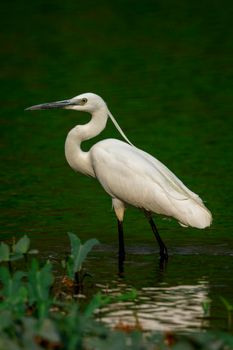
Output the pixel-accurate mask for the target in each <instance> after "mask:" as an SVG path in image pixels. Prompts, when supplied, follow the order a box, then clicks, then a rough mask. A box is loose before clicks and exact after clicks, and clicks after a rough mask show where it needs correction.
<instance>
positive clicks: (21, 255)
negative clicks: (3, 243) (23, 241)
mask: <svg viewBox="0 0 233 350" xmlns="http://www.w3.org/2000/svg"><path fill="white" fill-rule="evenodd" d="M22 258H23V254H21V253H13V254H11V257H10V261H15V260H19V259H22Z"/></svg>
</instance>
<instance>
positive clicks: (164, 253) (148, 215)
mask: <svg viewBox="0 0 233 350" xmlns="http://www.w3.org/2000/svg"><path fill="white" fill-rule="evenodd" d="M144 213H145V216H146V218H147V219H148V221H149V223H150V226H151V228H152V231H153V232H154V235H155V238H156V240H157V242H158V244H159V250H160V259H161V260H162V261H164V260H167V259H168V252H167V247H166V246H165V244H164V243H163V241H162V238H161V237H160V235H159V231H158V230H157V227H156V225H155V223H154V221H153V219H152V215H151V213H150V212H149V211H147V210H144Z"/></svg>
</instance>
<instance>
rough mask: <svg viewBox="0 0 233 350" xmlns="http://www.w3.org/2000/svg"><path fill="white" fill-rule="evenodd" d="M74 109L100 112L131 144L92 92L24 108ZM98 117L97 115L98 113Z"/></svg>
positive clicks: (99, 98) (105, 106)
mask: <svg viewBox="0 0 233 350" xmlns="http://www.w3.org/2000/svg"><path fill="white" fill-rule="evenodd" d="M57 108H60V109H74V110H76V111H82V112H89V113H91V114H92V115H94V114H95V112H98V111H100V112H102V113H103V114H105V115H106V116H109V117H110V119H111V120H112V122H113V124H114V125H115V127H116V128H117V130H118V131H119V132H120V134H121V135H122V136H123V138H124V139H125V140H126V141H127V142H128V143H129V144H130V145H132V143H131V142H130V141H129V140H128V138H127V137H126V135H125V134H124V132H123V130H122V129H121V127H120V125H119V124H118V123H117V121H116V119H115V118H114V117H113V115H112V114H111V112H110V111H109V109H108V107H107V105H106V103H105V102H104V100H103V99H102V98H101V97H100V96H98V95H96V94H93V93H92V92H87V93H85V94H81V95H78V96H75V97H73V98H71V99H69V100H63V101H56V102H49V103H42V104H40V105H35V106H31V107H28V108H26V110H27V111H28V110H31V111H33V110H38V109H57ZM98 115H99V113H98Z"/></svg>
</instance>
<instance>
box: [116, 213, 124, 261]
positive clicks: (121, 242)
mask: <svg viewBox="0 0 233 350" xmlns="http://www.w3.org/2000/svg"><path fill="white" fill-rule="evenodd" d="M117 222H118V239H119V259H120V260H121V261H122V260H123V261H124V260H125V243H124V233H123V222H122V221H120V220H117Z"/></svg>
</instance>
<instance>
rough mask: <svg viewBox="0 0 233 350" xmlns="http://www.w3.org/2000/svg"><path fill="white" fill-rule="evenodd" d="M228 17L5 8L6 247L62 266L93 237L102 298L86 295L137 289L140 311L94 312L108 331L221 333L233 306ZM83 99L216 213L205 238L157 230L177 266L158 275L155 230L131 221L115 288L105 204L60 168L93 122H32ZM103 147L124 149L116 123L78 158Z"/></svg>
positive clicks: (67, 6)
mask: <svg viewBox="0 0 233 350" xmlns="http://www.w3.org/2000/svg"><path fill="white" fill-rule="evenodd" d="M232 12H233V11H232V4H231V2H230V1H229V2H227V1H222V2H221V3H217V2H214V3H213V2H211V1H203V2H202V3H201V4H196V2H195V1H189V2H186V1H179V2H178V1H177V2H174V1H149V0H146V1H143V2H139V1H138V2H134V1H129V0H128V1H115V2H112V3H109V2H108V1H106V0H102V1H98V3H97V2H94V1H86V2H84V3H83V2H80V1H68V2H67V3H63V2H61V1H56V2H55V1H51V0H49V1H33V2H29V1H28V0H25V1H24V2H20V1H19V0H16V1H14V2H13V3H12V4H10V3H9V4H8V3H5V4H2V6H1V30H0V38H1V58H0V63H1V72H0V76H1V86H2V90H1V100H2V103H1V131H2V136H1V156H2V165H1V169H0V174H1V185H2V186H1V187H2V194H1V199H2V201H1V214H2V215H1V226H0V227H1V238H2V239H10V238H11V237H12V236H15V237H18V236H20V235H22V234H25V233H27V234H28V235H29V236H30V237H31V239H32V242H33V245H34V246H35V247H38V248H39V249H40V251H41V254H43V256H44V257H45V258H50V259H53V260H55V261H58V260H60V259H61V258H62V257H64V255H65V254H66V252H67V250H68V239H67V235H66V233H67V232H68V231H72V232H75V233H77V234H78V236H79V237H80V238H81V239H82V240H86V239H88V238H92V237H96V238H98V239H99V240H100V241H101V243H102V245H101V246H100V247H99V248H98V249H96V250H95V252H94V253H93V254H92V255H91V256H90V258H89V259H88V261H87V267H88V269H89V270H90V271H91V272H92V274H93V275H94V280H93V283H94V288H93V286H92V288H91V291H90V288H89V289H88V288H87V290H86V293H87V294H88V295H90V294H91V293H92V292H93V291H97V290H100V289H101V290H104V291H107V292H108V293H118V292H119V291H127V290H129V289H131V288H136V289H137V290H138V297H137V299H136V300H135V302H129V303H128V304H122V303H118V304H117V305H110V306H109V307H108V308H106V309H103V310H101V311H99V314H98V315H97V316H98V317H99V318H100V319H102V320H104V321H105V322H108V323H110V324H114V323H117V322H118V321H119V320H122V321H125V322H134V321H135V314H137V315H138V318H139V321H140V322H141V323H142V326H143V327H144V328H145V329H186V330H189V329H190V330H191V329H194V328H200V327H204V328H208V327H213V328H221V329H227V314H226V310H225V309H224V307H223V305H222V303H221V301H220V296H223V297H225V298H226V299H227V300H229V302H231V303H233V297H232V288H233V274H232V267H233V231H232V226H233V225H232V211H233V210H232V209H233V205H232V202H233V195H232V170H233V162H232V149H231V148H232V124H233V123H232V106H233V103H232V101H233V100H232V88H233V86H232V85H233V84H232V81H233V79H232V78H233V74H232V73H233V66H232V59H233V57H232V52H233V50H232V49H233V48H232V46H233V44H232V35H233V27H232ZM87 91H92V92H95V93H97V94H99V95H101V96H102V97H103V98H104V99H105V100H106V101H107V103H108V106H109V108H110V110H111V111H112V113H113V115H114V116H115V117H116V119H117V120H118V122H119V124H120V125H121V126H122V128H123V130H124V131H125V133H126V135H127V136H128V137H129V139H130V140H131V141H132V142H133V143H134V144H135V145H137V146H138V147H140V148H142V149H144V150H146V151H147V152H149V153H151V154H153V155H154V156H156V157H157V158H158V159H160V160H161V161H162V162H164V163H165V164H166V165H168V166H169V168H170V169H171V170H172V171H174V172H175V173H176V174H177V175H178V176H179V177H180V178H181V179H182V180H183V181H184V183H185V184H186V185H188V187H189V188H191V189H192V190H193V191H194V192H197V193H198V194H199V195H200V196H201V198H203V200H204V201H205V202H206V205H207V206H208V208H209V209H210V210H211V211H212V213H213V218H214V222H213V225H212V226H211V228H210V229H207V230H204V231H201V230H195V229H183V228H181V227H180V226H179V225H178V224H177V223H176V222H175V221H167V220H164V219H163V218H162V217H158V218H157V219H156V220H157V224H158V227H159V229H160V233H161V235H162V237H163V239H164V241H165V242H166V244H167V246H168V249H169V253H170V258H169V262H168V265H167V268H166V269H165V270H164V271H160V270H159V267H158V260H157V258H158V249H157V246H156V244H155V243H154V239H153V235H152V233H151V232H150V228H149V226H148V224H147V223H146V221H145V219H144V217H143V215H142V214H141V213H140V212H138V211H137V210H135V209H131V208H130V209H128V210H127V212H126V216H125V240H126V247H127V252H128V254H127V260H126V263H125V267H124V268H125V272H124V276H123V278H119V277H118V266H117V231H116V222H115V221H116V220H115V217H114V213H113V212H112V210H111V200H110V198H109V197H108V196H107V195H106V194H105V193H104V191H103V190H102V189H101V187H100V185H99V184H98V183H97V182H96V181H94V180H93V179H90V178H86V177H84V176H82V175H79V174H75V173H74V172H73V171H72V170H71V169H70V168H69V166H68V165H67V164H66V161H65V158H64V140H65V137H66V134H67V132H68V131H69V130H70V129H71V128H72V127H73V126H74V125H76V124H79V123H80V124H82V123H85V122H87V121H88V119H89V116H88V115H87V114H81V113H75V112H71V111H41V112H40V111H39V112H34V113H32V112H31V113H29V112H24V108H25V107H28V106H30V105H33V104H38V103H43V102H49V101H56V100H61V99H65V98H69V97H72V96H75V95H77V94H79V93H82V92H87ZM106 137H118V138H120V135H119V134H118V133H117V131H116V130H115V129H114V127H113V125H112V124H111V122H110V121H109V122H108V125H107V129H106V130H105V131H104V132H103V133H102V134H101V135H100V136H99V137H98V138H96V139H95V140H91V141H88V142H87V143H86V144H85V145H84V148H85V149H88V148H89V147H90V145H92V144H93V143H95V142H96V141H97V140H99V139H102V138H106ZM96 284H97V285H96ZM207 299H210V300H211V304H210V315H209V317H207V318H203V311H202V307H201V304H202V302H205V301H206V300H207Z"/></svg>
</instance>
